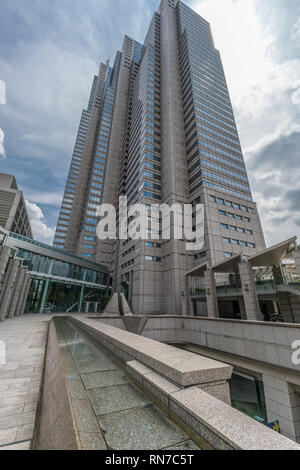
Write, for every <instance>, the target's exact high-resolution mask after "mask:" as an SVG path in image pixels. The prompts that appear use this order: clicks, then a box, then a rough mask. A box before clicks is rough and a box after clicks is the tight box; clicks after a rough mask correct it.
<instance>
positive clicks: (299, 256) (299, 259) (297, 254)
mask: <svg viewBox="0 0 300 470" xmlns="http://www.w3.org/2000/svg"><path fill="white" fill-rule="evenodd" d="M293 254H294V261H295V263H296V268H297V273H298V275H299V277H300V250H296V251H294V253H293Z"/></svg>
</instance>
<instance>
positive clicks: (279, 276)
mask: <svg viewBox="0 0 300 470" xmlns="http://www.w3.org/2000/svg"><path fill="white" fill-rule="evenodd" d="M272 272H273V278H274V282H275V284H276V285H277V286H281V285H284V283H285V280H284V275H283V272H282V268H281V266H280V265H279V266H272Z"/></svg>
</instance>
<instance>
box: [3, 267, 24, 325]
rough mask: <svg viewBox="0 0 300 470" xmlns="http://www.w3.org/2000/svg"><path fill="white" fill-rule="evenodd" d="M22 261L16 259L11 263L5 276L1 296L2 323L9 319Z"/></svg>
mask: <svg viewBox="0 0 300 470" xmlns="http://www.w3.org/2000/svg"><path fill="white" fill-rule="evenodd" d="M21 263H22V260H20V259H17V258H14V259H11V260H10V261H9V266H8V270H7V272H6V274H5V276H4V280H3V285H2V289H1V296H0V321H1V320H4V318H6V317H7V315H8V312H9V307H10V303H11V300H12V296H13V294H14V289H15V282H16V279H17V276H18V272H19V269H20V265H21Z"/></svg>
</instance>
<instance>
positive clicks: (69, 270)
mask: <svg viewBox="0 0 300 470" xmlns="http://www.w3.org/2000/svg"><path fill="white" fill-rule="evenodd" d="M18 256H19V257H20V258H23V259H24V264H25V265H26V266H28V269H29V271H31V272H36V273H43V274H52V275H53V276H57V277H63V278H66V279H76V280H78V281H86V282H91V283H92V284H101V285H105V286H106V285H107V283H108V274H105V273H102V272H99V271H94V270H91V269H86V268H84V267H82V266H78V265H76V264H71V263H66V262H64V261H59V260H56V259H51V258H48V257H47V256H42V255H38V254H35V253H32V252H30V251H26V250H23V249H21V248H19V249H18Z"/></svg>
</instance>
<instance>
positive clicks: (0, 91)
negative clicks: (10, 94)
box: [0, 80, 6, 104]
mask: <svg viewBox="0 0 300 470" xmlns="http://www.w3.org/2000/svg"><path fill="white" fill-rule="evenodd" d="M0 104H6V90H5V82H4V81H3V80H0Z"/></svg>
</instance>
